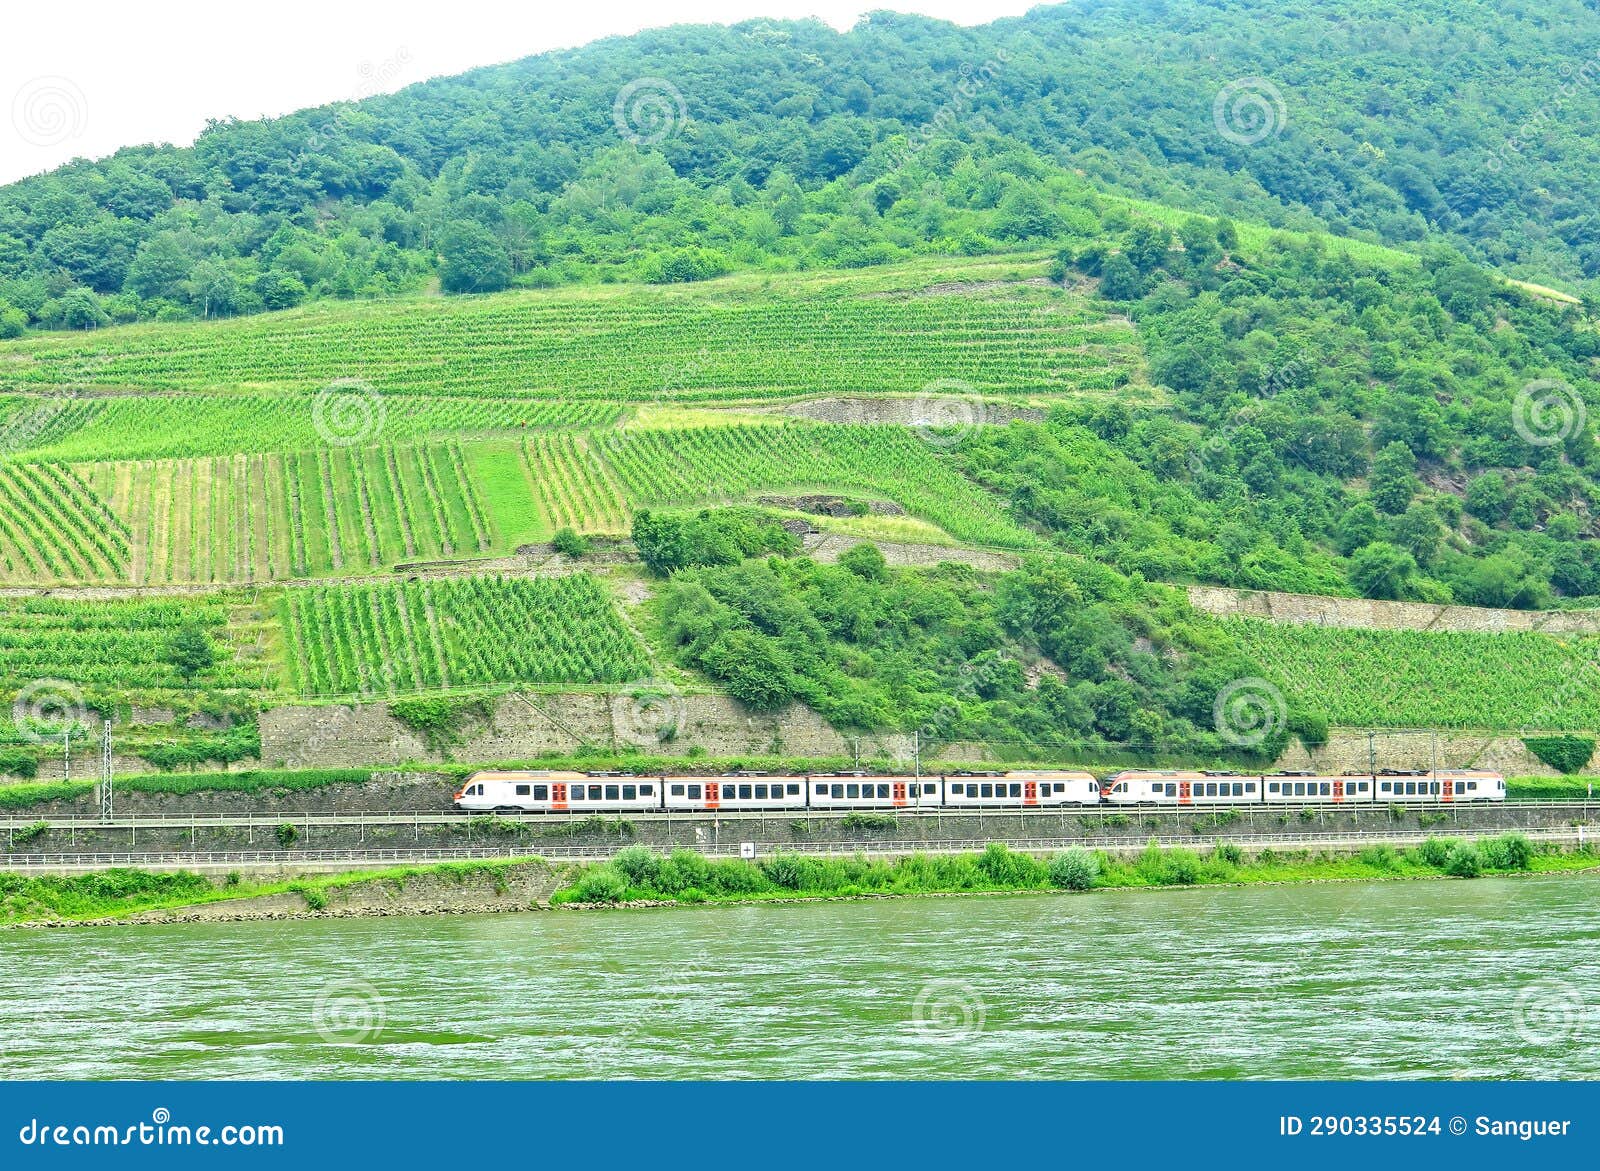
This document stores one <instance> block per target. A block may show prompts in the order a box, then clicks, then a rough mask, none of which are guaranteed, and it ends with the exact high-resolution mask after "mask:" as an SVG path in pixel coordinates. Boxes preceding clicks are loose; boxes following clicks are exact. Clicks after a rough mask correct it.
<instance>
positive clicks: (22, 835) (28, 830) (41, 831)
mask: <svg viewBox="0 0 1600 1171" xmlns="http://www.w3.org/2000/svg"><path fill="white" fill-rule="evenodd" d="M49 832H50V823H49V822H48V821H36V822H34V823H33V824H32V825H27V826H23V827H22V828H21V829H19V830H16V831H14V832H13V833H12V835H11V844H12V845H13V846H26V845H29V844H31V843H33V842H36V841H38V840H39V839H40V838H42V837H44V835H45V834H47V833H49Z"/></svg>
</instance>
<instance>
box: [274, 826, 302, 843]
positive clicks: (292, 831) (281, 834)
mask: <svg viewBox="0 0 1600 1171" xmlns="http://www.w3.org/2000/svg"><path fill="white" fill-rule="evenodd" d="M273 836H274V837H276V838H277V839H278V845H279V846H281V847H282V848H283V849H285V850H287V849H288V848H289V847H290V846H292V845H294V844H295V842H297V841H299V840H300V831H299V830H297V829H296V828H295V827H294V825H293V824H291V823H290V822H287V821H286V822H284V823H283V824H282V825H280V826H279V827H278V828H277V830H276V831H274V833H273Z"/></svg>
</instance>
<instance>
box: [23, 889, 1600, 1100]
mask: <svg viewBox="0 0 1600 1171" xmlns="http://www.w3.org/2000/svg"><path fill="white" fill-rule="evenodd" d="M0 961H3V962H0V1076H5V1077H8V1078H19V1077H31V1078H47V1077H69V1078H102V1077H117V1078H242V1077H266V1078H278V1077H312V1078H317V1077H327V1078H334V1077H341V1078H426V1077H444V1078H556V1077H650V1078H702V1077H731V1078H751V1077H755V1078H785V1077H795V1078H812V1077H831V1078H855V1077H909V1078H918V1077H958V1078H968V1077H976V1078H1010V1077H1025V1078H1026V1077H1049V1078H1196V1077H1206V1078H1216V1077H1221V1078H1236V1077H1334V1078H1339V1077H1402V1078H1409V1077H1464V1078H1494V1077H1517V1078H1557V1077H1560V1078H1567V1077H1596V1076H1600V879H1597V878H1595V877H1583V876H1576V877H1540V878H1528V879H1520V880H1504V879H1480V880H1477V881H1471V882H1454V881H1452V882H1405V883H1377V884H1337V885H1306V886H1280V887H1267V888H1261V889H1200V890H1167V891H1152V892H1127V893H1118V892H1104V893H1097V894H1093V895H1088V896H1037V895H1029V896H1014V897H980V898H949V899H904V900H885V901H871V902H830V903H815V904H809V905H787V906H748V907H708V908H699V909H684V910H638V911H617V912H603V913H582V912H544V913H530V914H519V915H498V916H492V915H483V916H433V917H422V918H403V919H402V918H387V919H334V920H315V921H305V922H279V923H272V922H266V923H219V924H190V925H174V926H160V927H139V928H83V929H73V930H62V931H9V932H3V933H0Z"/></svg>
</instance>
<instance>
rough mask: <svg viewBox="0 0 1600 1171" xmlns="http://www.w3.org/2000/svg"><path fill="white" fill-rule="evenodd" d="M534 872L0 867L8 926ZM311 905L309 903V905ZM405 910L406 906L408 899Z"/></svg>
mask: <svg viewBox="0 0 1600 1171" xmlns="http://www.w3.org/2000/svg"><path fill="white" fill-rule="evenodd" d="M527 872H537V873H538V874H539V875H549V874H550V873H551V866H550V864H549V863H548V862H546V861H545V860H544V859H542V858H495V859H489V860H482V861H471V862H440V863H435V864H431V865H426V866H403V867H391V868H386V869H381V870H350V871H344V872H341V873H337V874H310V875H304V876H299V877H294V878H275V879H271V880H267V881H249V880H246V879H244V878H243V877H242V876H241V875H239V874H237V873H234V874H228V875H226V876H218V877H216V878H210V877H207V876H205V875H201V874H195V873H192V872H190V871H185V870H180V871H173V872H154V871H146V870H120V869H119V870H101V871H96V872H94V873H91V874H67V875H55V874H42V875H22V874H16V873H12V872H7V871H0V926H8V925H17V924H23V923H39V922H62V923H74V922H83V921H88V920H104V919H119V918H128V917H131V916H136V915H143V914H147V913H150V912H160V911H174V912H179V911H189V910H193V909H195V908H198V907H208V906H212V905H215V904H238V905H241V906H243V905H244V904H247V903H250V902H252V901H258V900H264V899H271V898H272V897H273V896H279V895H293V896H294V899H293V900H288V901H289V903H290V905H291V906H295V907H298V908H299V909H303V910H305V911H322V910H326V909H327V908H328V907H329V906H330V905H333V904H335V903H337V902H339V901H341V898H342V897H344V896H349V895H352V894H356V893H359V892H360V890H361V888H364V887H368V886H380V885H381V886H382V887H384V888H385V889H386V890H387V891H390V892H400V893H403V892H404V891H405V890H406V889H407V888H411V889H412V890H413V891H417V890H419V889H422V888H426V889H428V890H429V891H430V892H432V893H436V892H437V891H438V889H440V887H441V886H444V887H448V886H450V885H454V886H458V887H459V886H465V885H467V884H469V883H471V884H478V885H480V886H482V887H483V889H484V890H485V891H486V892H488V893H490V894H493V893H495V892H497V891H504V890H505V889H506V888H507V887H508V886H509V885H510V884H511V881H512V880H513V879H514V878H516V877H519V876H522V875H525V874H526V873H527ZM301 904H303V906H301ZM401 909H404V908H403V906H402V908H401Z"/></svg>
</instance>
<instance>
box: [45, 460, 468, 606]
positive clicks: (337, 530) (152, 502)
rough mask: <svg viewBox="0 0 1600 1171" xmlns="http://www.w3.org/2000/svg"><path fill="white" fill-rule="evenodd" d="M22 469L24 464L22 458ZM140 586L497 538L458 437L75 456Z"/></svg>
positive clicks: (346, 562)
mask: <svg viewBox="0 0 1600 1171" xmlns="http://www.w3.org/2000/svg"><path fill="white" fill-rule="evenodd" d="M24 466H25V465H24ZM78 470H79V472H80V474H81V475H82V477H83V479H84V480H85V481H87V483H88V484H89V485H90V486H92V487H93V489H94V490H95V491H96V492H97V493H99V495H100V497H101V498H102V499H104V500H106V501H107V502H108V503H109V504H110V506H111V510H112V512H113V513H115V515H116V516H117V517H119V518H121V522H120V523H122V524H123V526H124V530H125V531H127V532H129V533H130V536H131V545H132V550H131V558H130V559H129V571H128V572H129V576H130V578H131V580H133V581H134V582H136V583H138V584H140V585H161V584H166V583H169V582H217V583H225V582H253V581H271V580H274V579H278V580H281V579H283V578H287V577H306V576H311V575H317V574H327V573H362V572H367V571H370V570H373V569H382V568H386V567H389V566H392V565H394V564H395V563H397V562H402V561H407V560H413V559H419V558H420V559H428V558H447V557H473V556H477V555H479V554H480V553H482V552H485V551H486V550H488V549H489V548H490V546H491V545H492V544H493V543H494V536H493V532H492V530H491V527H490V523H491V522H490V519H489V517H488V515H487V513H486V512H485V509H484V506H483V503H482V500H481V499H480V497H479V493H478V491H477V487H476V483H475V478H474V476H473V475H472V474H471V472H470V471H469V469H468V467H467V463H466V458H465V456H464V454H463V451H462V448H461V446H460V445H459V444H456V443H429V444H420V445H414V446H407V445H391V446H386V447H372V448H332V449H328V448H322V449H319V450H315V451H309V452H290V453H288V454H283V455H233V456H214V457H210V458H204V459H181V460H139V461H128V462H122V463H115V464H111V463H97V464H87V465H82V466H81V467H80V468H79V469H78Z"/></svg>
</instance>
